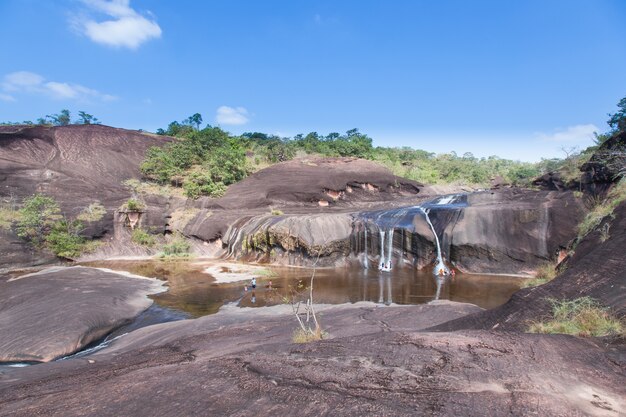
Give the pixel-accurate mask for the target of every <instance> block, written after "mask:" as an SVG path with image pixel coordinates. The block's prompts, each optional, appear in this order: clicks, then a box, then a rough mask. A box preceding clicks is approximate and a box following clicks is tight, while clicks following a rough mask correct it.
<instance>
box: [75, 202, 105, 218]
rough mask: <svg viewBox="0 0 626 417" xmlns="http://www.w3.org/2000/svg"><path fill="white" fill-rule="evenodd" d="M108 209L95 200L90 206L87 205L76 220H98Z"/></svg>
mask: <svg viewBox="0 0 626 417" xmlns="http://www.w3.org/2000/svg"><path fill="white" fill-rule="evenodd" d="M106 212H107V209H106V208H104V206H103V205H102V204H100V202H99V201H95V202H93V203H91V204H90V205H89V206H87V207H85V208H84V209H83V210H82V211H81V212H80V214H79V215H78V216H76V220H80V221H83V222H97V221H99V220H102V218H103V217H104V215H105V214H106Z"/></svg>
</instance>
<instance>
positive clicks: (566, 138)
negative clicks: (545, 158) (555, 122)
mask: <svg viewBox="0 0 626 417" xmlns="http://www.w3.org/2000/svg"><path fill="white" fill-rule="evenodd" d="M599 130H600V129H598V127H597V126H596V125H593V124H586V125H576V126H569V127H567V128H565V129H556V130H555V131H554V132H552V133H542V132H538V133H536V134H535V135H536V136H537V137H538V138H539V139H542V140H546V141H550V142H563V143H575V142H577V143H580V142H588V141H589V140H591V139H593V132H598V131H599Z"/></svg>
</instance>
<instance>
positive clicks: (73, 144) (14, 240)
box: [0, 125, 171, 269]
mask: <svg viewBox="0 0 626 417" xmlns="http://www.w3.org/2000/svg"><path fill="white" fill-rule="evenodd" d="M169 141H171V138H168V137H163V136H156V135H150V134H146V133H142V132H138V131H133V130H126V129H117V128H113V127H108V126H102V125H72V126H61V127H46V126H0V198H1V199H2V200H7V199H13V200H15V201H16V202H18V203H19V202H21V201H22V200H23V199H24V198H26V197H29V196H31V195H33V194H35V193H43V194H46V195H49V196H51V197H53V198H54V199H55V200H56V201H57V202H58V203H59V205H60V206H61V209H62V211H63V213H64V214H65V215H66V216H68V217H72V218H74V217H76V216H77V215H78V214H79V213H81V211H82V210H84V209H85V208H86V207H88V206H89V205H90V204H92V203H96V202H97V203H99V204H101V205H102V206H103V207H104V208H105V209H106V213H105V214H104V215H103V217H102V218H101V219H98V220H95V221H90V222H85V223H86V224H85V226H86V229H85V231H84V232H83V233H84V234H85V235H87V236H88V237H89V238H102V237H104V236H108V237H110V236H112V234H113V229H114V214H115V210H117V209H118V208H119V207H120V206H121V205H122V204H123V203H124V202H125V201H126V200H128V198H129V197H130V196H131V191H130V190H129V189H128V188H127V187H125V186H124V185H123V182H124V181H125V180H128V179H132V178H135V179H137V178H139V177H140V173H139V165H140V163H141V161H142V160H143V158H144V155H145V152H146V150H147V149H148V148H149V147H151V146H161V145H163V144H165V143H167V142H169ZM161 210H162V209H161ZM161 213H162V214H161V215H160V217H161V218H162V220H161V222H160V223H161V224H160V227H161V229H163V230H164V228H165V224H164V221H165V220H164V218H165V216H166V215H164V214H163V210H162V211H161ZM157 218H158V217H157ZM144 220H145V221H148V222H150V220H149V219H144ZM54 259H55V257H54V256H52V255H50V254H46V253H45V252H42V251H40V250H33V248H31V247H29V246H28V245H26V244H24V242H22V241H21V240H20V239H19V238H18V237H17V236H16V235H15V234H14V233H13V232H12V231H7V230H4V229H2V228H0V269H2V268H6V267H14V268H15V267H19V266H29V265H34V264H41V263H47V262H50V261H52V260H54Z"/></svg>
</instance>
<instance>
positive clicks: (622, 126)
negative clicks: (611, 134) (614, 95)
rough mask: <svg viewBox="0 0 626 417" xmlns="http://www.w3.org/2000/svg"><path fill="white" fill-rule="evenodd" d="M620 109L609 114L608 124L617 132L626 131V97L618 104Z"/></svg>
mask: <svg viewBox="0 0 626 417" xmlns="http://www.w3.org/2000/svg"><path fill="white" fill-rule="evenodd" d="M617 107H618V108H619V109H620V110H619V111H618V112H617V113H614V114H609V120H608V122H607V123H608V124H609V126H611V128H612V129H613V130H615V131H617V132H624V131H626V97H624V98H623V99H621V100H620V102H619V103H618V104H617Z"/></svg>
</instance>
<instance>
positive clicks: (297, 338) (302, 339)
mask: <svg viewBox="0 0 626 417" xmlns="http://www.w3.org/2000/svg"><path fill="white" fill-rule="evenodd" d="M323 338H324V332H322V331H321V330H318V331H317V332H307V331H304V330H302V329H301V328H299V329H296V330H295V331H294V332H293V334H292V335H291V341H292V342H293V343H310V342H315V341H316V340H322V339H323Z"/></svg>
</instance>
